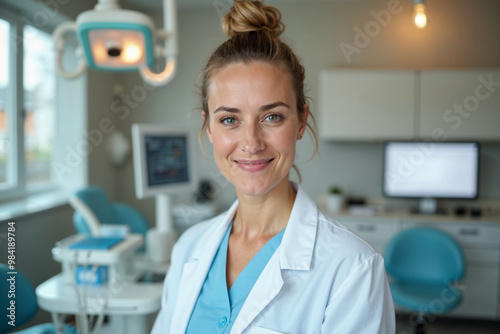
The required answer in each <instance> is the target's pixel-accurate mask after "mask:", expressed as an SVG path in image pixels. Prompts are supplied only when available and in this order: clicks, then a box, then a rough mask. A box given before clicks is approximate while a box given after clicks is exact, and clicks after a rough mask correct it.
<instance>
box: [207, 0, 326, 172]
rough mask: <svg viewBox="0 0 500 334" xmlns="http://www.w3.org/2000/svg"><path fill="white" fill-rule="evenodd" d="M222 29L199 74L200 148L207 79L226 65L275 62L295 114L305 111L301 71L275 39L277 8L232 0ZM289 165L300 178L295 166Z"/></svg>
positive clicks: (281, 28) (289, 51) (278, 23)
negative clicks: (285, 80) (287, 77)
mask: <svg viewBox="0 0 500 334" xmlns="http://www.w3.org/2000/svg"><path fill="white" fill-rule="evenodd" d="M222 30H223V31H224V33H225V34H226V35H227V36H228V37H229V39H228V40H227V41H226V42H224V43H223V44H222V45H220V46H219V47H218V48H217V49H216V50H215V51H214V52H213V53H212V55H211V56H210V58H209V60H208V62H207V64H206V66H205V68H204V70H203V72H202V74H201V85H200V86H201V88H200V90H201V108H202V110H203V111H205V120H204V122H203V125H202V127H201V130H200V143H201V145H202V147H203V135H204V133H205V132H206V129H207V126H208V124H209V115H210V113H209V109H208V87H209V85H210V80H211V79H212V77H213V76H214V75H215V74H217V72H218V71H220V70H222V69H223V68H225V67H227V66H228V65H230V64H234V63H243V64H249V63H251V62H255V61H260V62H266V63H271V64H275V65H276V66H278V67H279V68H280V69H282V70H284V71H285V72H287V73H288V74H289V75H290V79H291V83H292V87H293V89H294V91H295V96H296V98H297V102H296V106H297V111H298V113H299V117H300V118H301V119H304V118H305V112H306V110H305V109H304V105H305V104H306V103H307V97H306V96H305V92H304V79H305V70H304V67H303V66H302V64H301V62H300V60H299V58H298V57H297V56H296V55H295V54H294V53H293V51H292V49H291V48H290V47H289V46H288V45H287V44H286V43H285V42H283V41H282V40H281V39H280V38H279V36H280V35H281V34H282V33H283V31H284V30H285V25H284V24H283V23H282V22H281V13H280V11H279V10H278V9H277V8H276V7H274V6H269V5H264V3H263V2H262V1H255V0H254V1H252V0H236V1H234V4H233V7H231V9H230V10H229V12H228V13H227V14H226V15H225V16H224V19H223V20H222ZM308 119H310V120H311V124H309V122H308V123H306V129H307V131H308V132H309V133H310V134H311V135H312V137H313V140H314V152H313V154H312V156H311V158H312V157H313V156H314V155H315V154H316V153H317V151H318V135H317V130H316V121H315V119H314V116H313V115H312V114H311V112H309V118H308ZM293 168H294V169H295V171H296V172H297V174H298V175H299V179H301V176H300V173H299V172H298V170H297V168H296V166H295V165H294V166H293Z"/></svg>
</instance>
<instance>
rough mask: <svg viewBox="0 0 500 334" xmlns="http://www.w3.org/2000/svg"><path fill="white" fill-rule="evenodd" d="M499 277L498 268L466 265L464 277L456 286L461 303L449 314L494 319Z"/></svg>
mask: <svg viewBox="0 0 500 334" xmlns="http://www.w3.org/2000/svg"><path fill="white" fill-rule="evenodd" d="M499 279H500V277H499V269H498V268H490V267H482V266H468V267H467V271H466V273H465V277H464V279H463V280H462V281H460V283H458V285H457V286H456V287H457V288H458V289H459V290H461V291H462V294H463V300H462V303H461V304H460V305H459V306H458V307H457V308H456V309H455V310H454V311H452V312H451V313H450V315H454V316H460V317H468V318H486V319H495V318H496V317H497V307H498V300H497V299H498V293H499V291H498V282H499Z"/></svg>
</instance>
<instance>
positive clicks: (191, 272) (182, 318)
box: [171, 182, 318, 334]
mask: <svg viewBox="0 0 500 334" xmlns="http://www.w3.org/2000/svg"><path fill="white" fill-rule="evenodd" d="M291 184H292V187H293V188H294V189H295V190H296V191H297V196H296V198H295V202H294V205H293V208H292V212H291V214H290V218H289V221H288V225H287V227H286V230H285V233H284V235H283V239H282V241H281V245H280V247H278V249H277V250H276V252H275V254H274V255H273V256H272V257H271V259H270V260H269V263H268V265H267V266H266V268H265V269H264V271H263V272H262V273H261V275H260V277H259V279H258V280H257V282H256V283H255V286H254V288H253V289H252V290H251V291H250V294H249V295H248V297H247V300H246V301H245V303H244V305H243V307H242V309H241V311H240V315H239V316H238V318H237V320H236V322H235V324H234V326H233V328H232V331H231V334H234V333H241V332H242V331H243V330H244V329H245V328H246V327H248V325H249V324H250V323H251V322H252V321H253V319H255V317H256V316H257V315H258V314H259V313H260V312H261V311H262V310H263V309H264V307H265V306H266V305H267V304H269V303H270V302H271V300H272V299H274V297H275V296H276V295H277V294H278V293H279V291H280V290H281V288H282V286H283V278H282V276H281V270H284V269H291V270H309V268H310V266H311V261H312V255H313V250H314V244H315V239H316V222H317V217H318V209H317V208H316V205H315V204H314V202H313V201H312V200H311V199H310V198H309V196H308V195H307V194H306V193H305V192H304V190H303V189H302V187H300V186H299V185H297V184H296V183H294V182H291ZM237 208H238V201H235V202H234V203H233V205H232V206H231V208H230V209H229V210H228V211H227V212H226V214H225V215H224V216H223V218H222V221H220V222H214V224H213V225H212V226H211V227H210V228H208V230H207V231H206V232H205V233H204V237H203V239H202V241H201V242H200V243H199V245H198V246H197V247H196V249H195V250H194V251H193V255H192V256H191V258H190V260H188V262H186V263H185V264H184V267H183V271H182V277H181V281H180V282H181V283H180V286H179V291H178V296H183V300H182V301H180V303H181V304H182V307H176V308H175V311H174V315H173V317H172V326H171V333H184V332H185V331H186V328H187V325H188V322H189V318H190V317H191V313H192V311H193V308H194V306H195V304H196V300H197V299H198V295H199V294H200V291H201V288H202V286H203V283H204V282H205V278H206V276H207V273H208V270H209V269H210V266H211V265H212V261H213V259H214V257H215V254H216V252H217V250H218V249H219V246H220V243H221V242H222V238H223V237H224V234H225V232H226V231H227V229H228V227H229V224H230V223H231V221H232V219H233V217H234V214H235V212H236V209H237Z"/></svg>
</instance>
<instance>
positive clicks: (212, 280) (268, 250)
mask: <svg viewBox="0 0 500 334" xmlns="http://www.w3.org/2000/svg"><path fill="white" fill-rule="evenodd" d="M231 227H232V223H231V225H230V226H229V228H228V229H227V232H226V234H225V235H224V239H223V240H222V242H221V244H220V246H219V250H218V251H217V254H215V258H214V260H213V262H212V265H211V267H210V270H209V271H208V274H207V277H206V278H205V282H204V283H203V287H202V289H201V292H200V295H199V296H198V300H197V301H196V304H195V306H194V309H193V313H191V318H190V319H189V323H188V326H187V330H186V334H206V333H214V334H223V333H230V332H231V328H232V327H233V325H234V322H235V320H236V318H237V317H238V314H239V313H240V310H241V307H242V306H243V303H244V302H245V300H246V299H247V296H248V294H249V293H250V290H252V288H253V286H254V284H255V282H256V281H257V279H258V278H259V276H260V274H261V272H262V270H264V268H265V266H266V265H267V263H268V262H269V260H270V259H271V257H272V256H273V254H274V252H275V251H276V249H277V248H278V246H279V245H280V244H281V239H282V238H283V233H284V232H285V229H283V230H282V231H281V232H280V233H278V234H276V235H275V236H274V237H273V238H272V239H271V240H269V241H268V242H267V243H266V244H265V245H264V247H262V248H261V250H260V251H259V252H258V253H257V254H256V255H255V256H254V257H253V259H252V260H251V261H250V262H249V263H248V264H247V266H246V267H245V268H244V269H243V270H242V271H241V273H240V274H239V275H238V277H237V278H236V281H235V282H234V283H233V285H232V286H231V289H229V293H228V291H227V282H226V259H227V245H228V241H229V233H230V231H231Z"/></svg>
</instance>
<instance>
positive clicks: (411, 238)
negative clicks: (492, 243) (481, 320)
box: [384, 227, 465, 334]
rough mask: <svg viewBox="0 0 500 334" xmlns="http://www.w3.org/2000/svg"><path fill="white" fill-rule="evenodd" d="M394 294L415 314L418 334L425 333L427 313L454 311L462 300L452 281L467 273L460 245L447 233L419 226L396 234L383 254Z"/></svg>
mask: <svg viewBox="0 0 500 334" xmlns="http://www.w3.org/2000/svg"><path fill="white" fill-rule="evenodd" d="M384 260H385V267H386V270H387V274H388V275H389V282H390V287H391V293H392V298H393V300H394V303H395V304H396V305H399V306H401V307H402V308H403V309H406V310H408V311H410V312H412V314H413V315H415V325H416V326H415V327H416V328H415V329H416V333H417V334H423V333H425V330H426V327H427V320H426V317H428V316H436V315H441V314H445V313H447V312H450V311H452V310H453V309H455V308H456V307H457V306H458V305H460V303H461V301H462V292H461V291H459V290H458V289H456V288H455V287H453V284H454V283H456V282H457V281H459V280H460V279H462V278H463V276H464V274H465V260H464V255H463V252H462V249H461V247H460V246H459V245H458V243H457V242H456V241H455V240H454V239H453V238H452V237H451V236H449V235H448V234H447V233H445V232H442V231H440V230H437V229H432V228H426V227H416V228H410V229H408V230H404V231H403V232H401V233H399V234H397V235H396V236H395V237H394V238H393V239H392V240H391V241H390V242H389V245H388V247H387V249H386V254H385V256H384Z"/></svg>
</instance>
